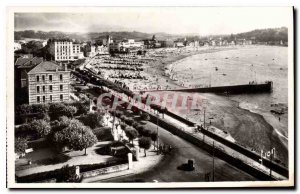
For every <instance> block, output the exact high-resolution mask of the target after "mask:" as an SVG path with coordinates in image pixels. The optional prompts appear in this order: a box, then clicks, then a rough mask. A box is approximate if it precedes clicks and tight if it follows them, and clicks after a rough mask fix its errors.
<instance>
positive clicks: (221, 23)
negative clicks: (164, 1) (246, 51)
mask: <svg viewBox="0 0 300 194" xmlns="http://www.w3.org/2000/svg"><path fill="white" fill-rule="evenodd" d="M33 10H34V11H35V12H34V11H33ZM36 11H38V13H37V12H36ZM14 19H15V20H14V21H15V23H14V25H15V30H17V31H20V30H42V31H63V32H82V33H85V32H104V31H140V32H146V33H155V32H156V33H157V32H165V33H169V34H196V35H213V34H231V33H233V34H235V33H240V32H247V31H251V30H254V29H264V28H275V27H283V26H285V27H288V25H289V24H290V21H291V20H292V9H291V7H289V8H288V7H101V8H100V7H96V8H84V9H82V8H81V9H80V8H69V9H66V8H62V7H60V8H57V7H56V8H52V9H42V8H34V9H32V10H30V9H29V10H28V9H27V10H26V11H25V12H24V11H22V12H16V13H15V15H14Z"/></svg>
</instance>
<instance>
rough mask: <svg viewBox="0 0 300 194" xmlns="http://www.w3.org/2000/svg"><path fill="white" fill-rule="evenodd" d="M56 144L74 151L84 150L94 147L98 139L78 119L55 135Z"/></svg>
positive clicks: (71, 121)
mask: <svg viewBox="0 0 300 194" xmlns="http://www.w3.org/2000/svg"><path fill="white" fill-rule="evenodd" d="M54 142H56V143H58V144H59V145H61V146H67V147H68V148H70V149H73V150H83V149H85V155H86V148H88V147H91V146H93V145H94V144H95V143H96V142H97V137H96V136H95V135H94V133H93V131H92V130H91V129H90V128H89V127H87V126H84V125H83V124H82V123H81V122H80V121H78V120H76V119H72V120H70V123H69V125H68V126H67V127H66V128H64V129H63V130H61V131H58V132H56V133H55V134H54Z"/></svg>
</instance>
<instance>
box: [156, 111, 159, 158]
mask: <svg viewBox="0 0 300 194" xmlns="http://www.w3.org/2000/svg"><path fill="white" fill-rule="evenodd" d="M156 136H157V146H156V149H157V155H158V151H159V150H158V145H159V144H158V111H157V114H156Z"/></svg>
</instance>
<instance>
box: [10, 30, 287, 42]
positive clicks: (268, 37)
mask: <svg viewBox="0 0 300 194" xmlns="http://www.w3.org/2000/svg"><path fill="white" fill-rule="evenodd" d="M107 35H110V36H112V37H113V39H115V40H121V39H124V38H127V39H135V40H142V39H147V38H151V37H152V36H153V35H154V34H150V33H144V32H137V31H119V32H115V31H113V32H89V33H67V32H59V31H50V32H44V31H33V30H25V31H15V39H16V40H19V39H22V38H36V39H48V38H54V37H55V38H71V39H76V40H79V41H88V40H97V39H103V38H106V37H107ZM155 36H156V38H157V39H158V40H163V39H172V40H176V39H182V40H183V38H184V37H186V38H187V40H207V38H209V37H215V38H219V37H223V38H226V39H232V38H245V39H250V38H253V37H255V39H256V40H257V41H262V42H267V41H280V40H283V41H287V40H288V29H287V28H286V27H281V28H269V29H257V30H253V31H250V32H244V33H238V34H232V35H218V36H216V35H211V36H205V37H201V38H200V37H199V36H196V35H187V36H186V35H172V34H167V33H163V32H160V33H155Z"/></svg>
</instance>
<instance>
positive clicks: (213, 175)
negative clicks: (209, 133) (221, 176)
mask: <svg viewBox="0 0 300 194" xmlns="http://www.w3.org/2000/svg"><path fill="white" fill-rule="evenodd" d="M212 177H213V182H214V181H215V141H213V174H212Z"/></svg>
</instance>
